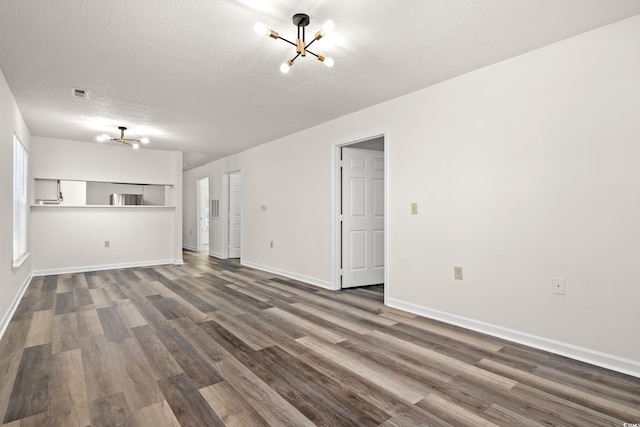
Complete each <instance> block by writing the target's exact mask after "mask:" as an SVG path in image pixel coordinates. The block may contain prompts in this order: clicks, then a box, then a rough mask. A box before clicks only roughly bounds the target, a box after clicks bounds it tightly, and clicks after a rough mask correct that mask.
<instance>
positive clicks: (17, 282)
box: [0, 70, 32, 336]
mask: <svg viewBox="0 0 640 427" xmlns="http://www.w3.org/2000/svg"><path fill="white" fill-rule="evenodd" d="M14 133H15V134H16V135H18V138H20V141H21V142H22V144H23V145H24V146H25V148H26V149H27V151H28V152H29V162H31V134H30V133H29V129H27V126H26V124H25V122H24V120H23V118H22V114H20V110H18V106H17V105H16V102H15V99H14V98H13V94H12V93H11V91H10V89H9V86H8V85H7V82H6V80H5V78H4V74H2V70H0V200H2V203H0V336H2V332H3V329H4V327H5V326H6V323H7V322H8V321H9V315H10V314H11V310H12V308H15V304H16V303H17V302H18V301H17V298H18V297H19V294H20V291H21V290H22V289H24V286H25V285H26V283H27V282H28V280H29V279H30V274H31V259H32V258H31V257H29V258H27V259H26V260H25V261H24V263H23V264H22V265H21V266H20V267H18V268H15V269H14V268H12V261H11V259H12V257H13V135H14ZM27 233H29V228H27ZM30 249H31V246H30V245H28V246H27V250H30Z"/></svg>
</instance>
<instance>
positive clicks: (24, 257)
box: [11, 252, 31, 271]
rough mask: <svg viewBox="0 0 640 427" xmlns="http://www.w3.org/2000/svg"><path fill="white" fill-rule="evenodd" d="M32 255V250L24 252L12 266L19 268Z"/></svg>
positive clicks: (14, 268)
mask: <svg viewBox="0 0 640 427" xmlns="http://www.w3.org/2000/svg"><path fill="white" fill-rule="evenodd" d="M30 256H31V252H27V253H25V254H23V255H22V256H21V257H20V258H18V259H17V260H16V261H15V262H14V263H13V265H12V266H11V268H12V269H13V270H14V271H15V270H17V269H19V268H20V267H21V266H22V264H24V262H25V261H26V260H27V258H29V257H30Z"/></svg>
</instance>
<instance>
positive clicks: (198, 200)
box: [196, 175, 211, 252]
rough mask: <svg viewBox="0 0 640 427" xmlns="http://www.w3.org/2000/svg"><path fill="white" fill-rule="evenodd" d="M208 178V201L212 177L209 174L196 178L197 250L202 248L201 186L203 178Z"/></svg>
mask: <svg viewBox="0 0 640 427" xmlns="http://www.w3.org/2000/svg"><path fill="white" fill-rule="evenodd" d="M205 179H206V180H207V181H208V182H209V186H208V188H209V195H207V203H210V202H209V199H211V177H210V176H209V175H205V176H203V177H200V178H197V179H196V251H197V252H200V251H201V250H202V236H201V235H200V212H201V211H202V194H201V191H202V188H201V187H200V183H201V182H202V181H203V180H205ZM209 220H211V212H209ZM208 232H209V252H210V251H211V221H209V230H208Z"/></svg>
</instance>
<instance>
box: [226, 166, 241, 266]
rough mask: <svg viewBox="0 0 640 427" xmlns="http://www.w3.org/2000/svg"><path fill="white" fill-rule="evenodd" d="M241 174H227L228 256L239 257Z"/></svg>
mask: <svg viewBox="0 0 640 427" xmlns="http://www.w3.org/2000/svg"><path fill="white" fill-rule="evenodd" d="M241 200H242V176H241V175H240V173H239V172H234V173H232V174H229V258H240V249H241V247H240V242H241V238H240V236H241V227H240V226H241V219H242V218H241V212H242V203H241Z"/></svg>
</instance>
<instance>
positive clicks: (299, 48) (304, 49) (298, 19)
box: [253, 13, 334, 74]
mask: <svg viewBox="0 0 640 427" xmlns="http://www.w3.org/2000/svg"><path fill="white" fill-rule="evenodd" d="M309 22H311V20H310V19H309V15H307V14H306V13H296V14H295V15H293V25H295V26H296V27H298V38H297V39H296V42H295V43H294V42H292V41H289V40H287V39H285V38H284V37H282V36H280V34H278V33H277V32H275V31H273V30H269V29H267V27H265V26H264V25H263V24H261V23H259V22H257V23H256V24H255V25H254V26H253V30H254V31H255V32H256V33H258V34H260V35H265V36H269V37H271V38H272V39H275V40H278V39H280V40H284V41H285V42H287V43H289V44H290V45H293V46H295V47H296V56H294V57H293V58H291V59H290V60H289V61H287V62H285V63H284V64H282V65H281V66H280V71H282V73H284V74H286V73H288V72H289V68H291V66H292V65H293V62H294V61H295V60H296V59H298V57H300V56H302V57H303V58H304V57H305V56H307V53H310V54H311V55H313V56H315V57H316V58H318V61H320V62H322V63H323V64H324V65H326V66H327V67H329V68H331V67H333V64H334V61H333V59H332V58H329V57H326V56H322V55H318V54H315V53H313V52H311V51H310V50H309V46H311V45H312V44H313V43H314V42H315V41H316V40H320V39H321V38H322V37H324V36H325V35H327V34H328V33H329V32H331V31H332V30H333V27H334V23H333V21H331V20H329V21H327V22H325V23H324V25H323V26H322V28H321V29H320V31H318V32H317V33H316V35H315V36H314V37H313V40H311V42H309V44H306V41H305V27H306V26H307V25H309Z"/></svg>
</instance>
